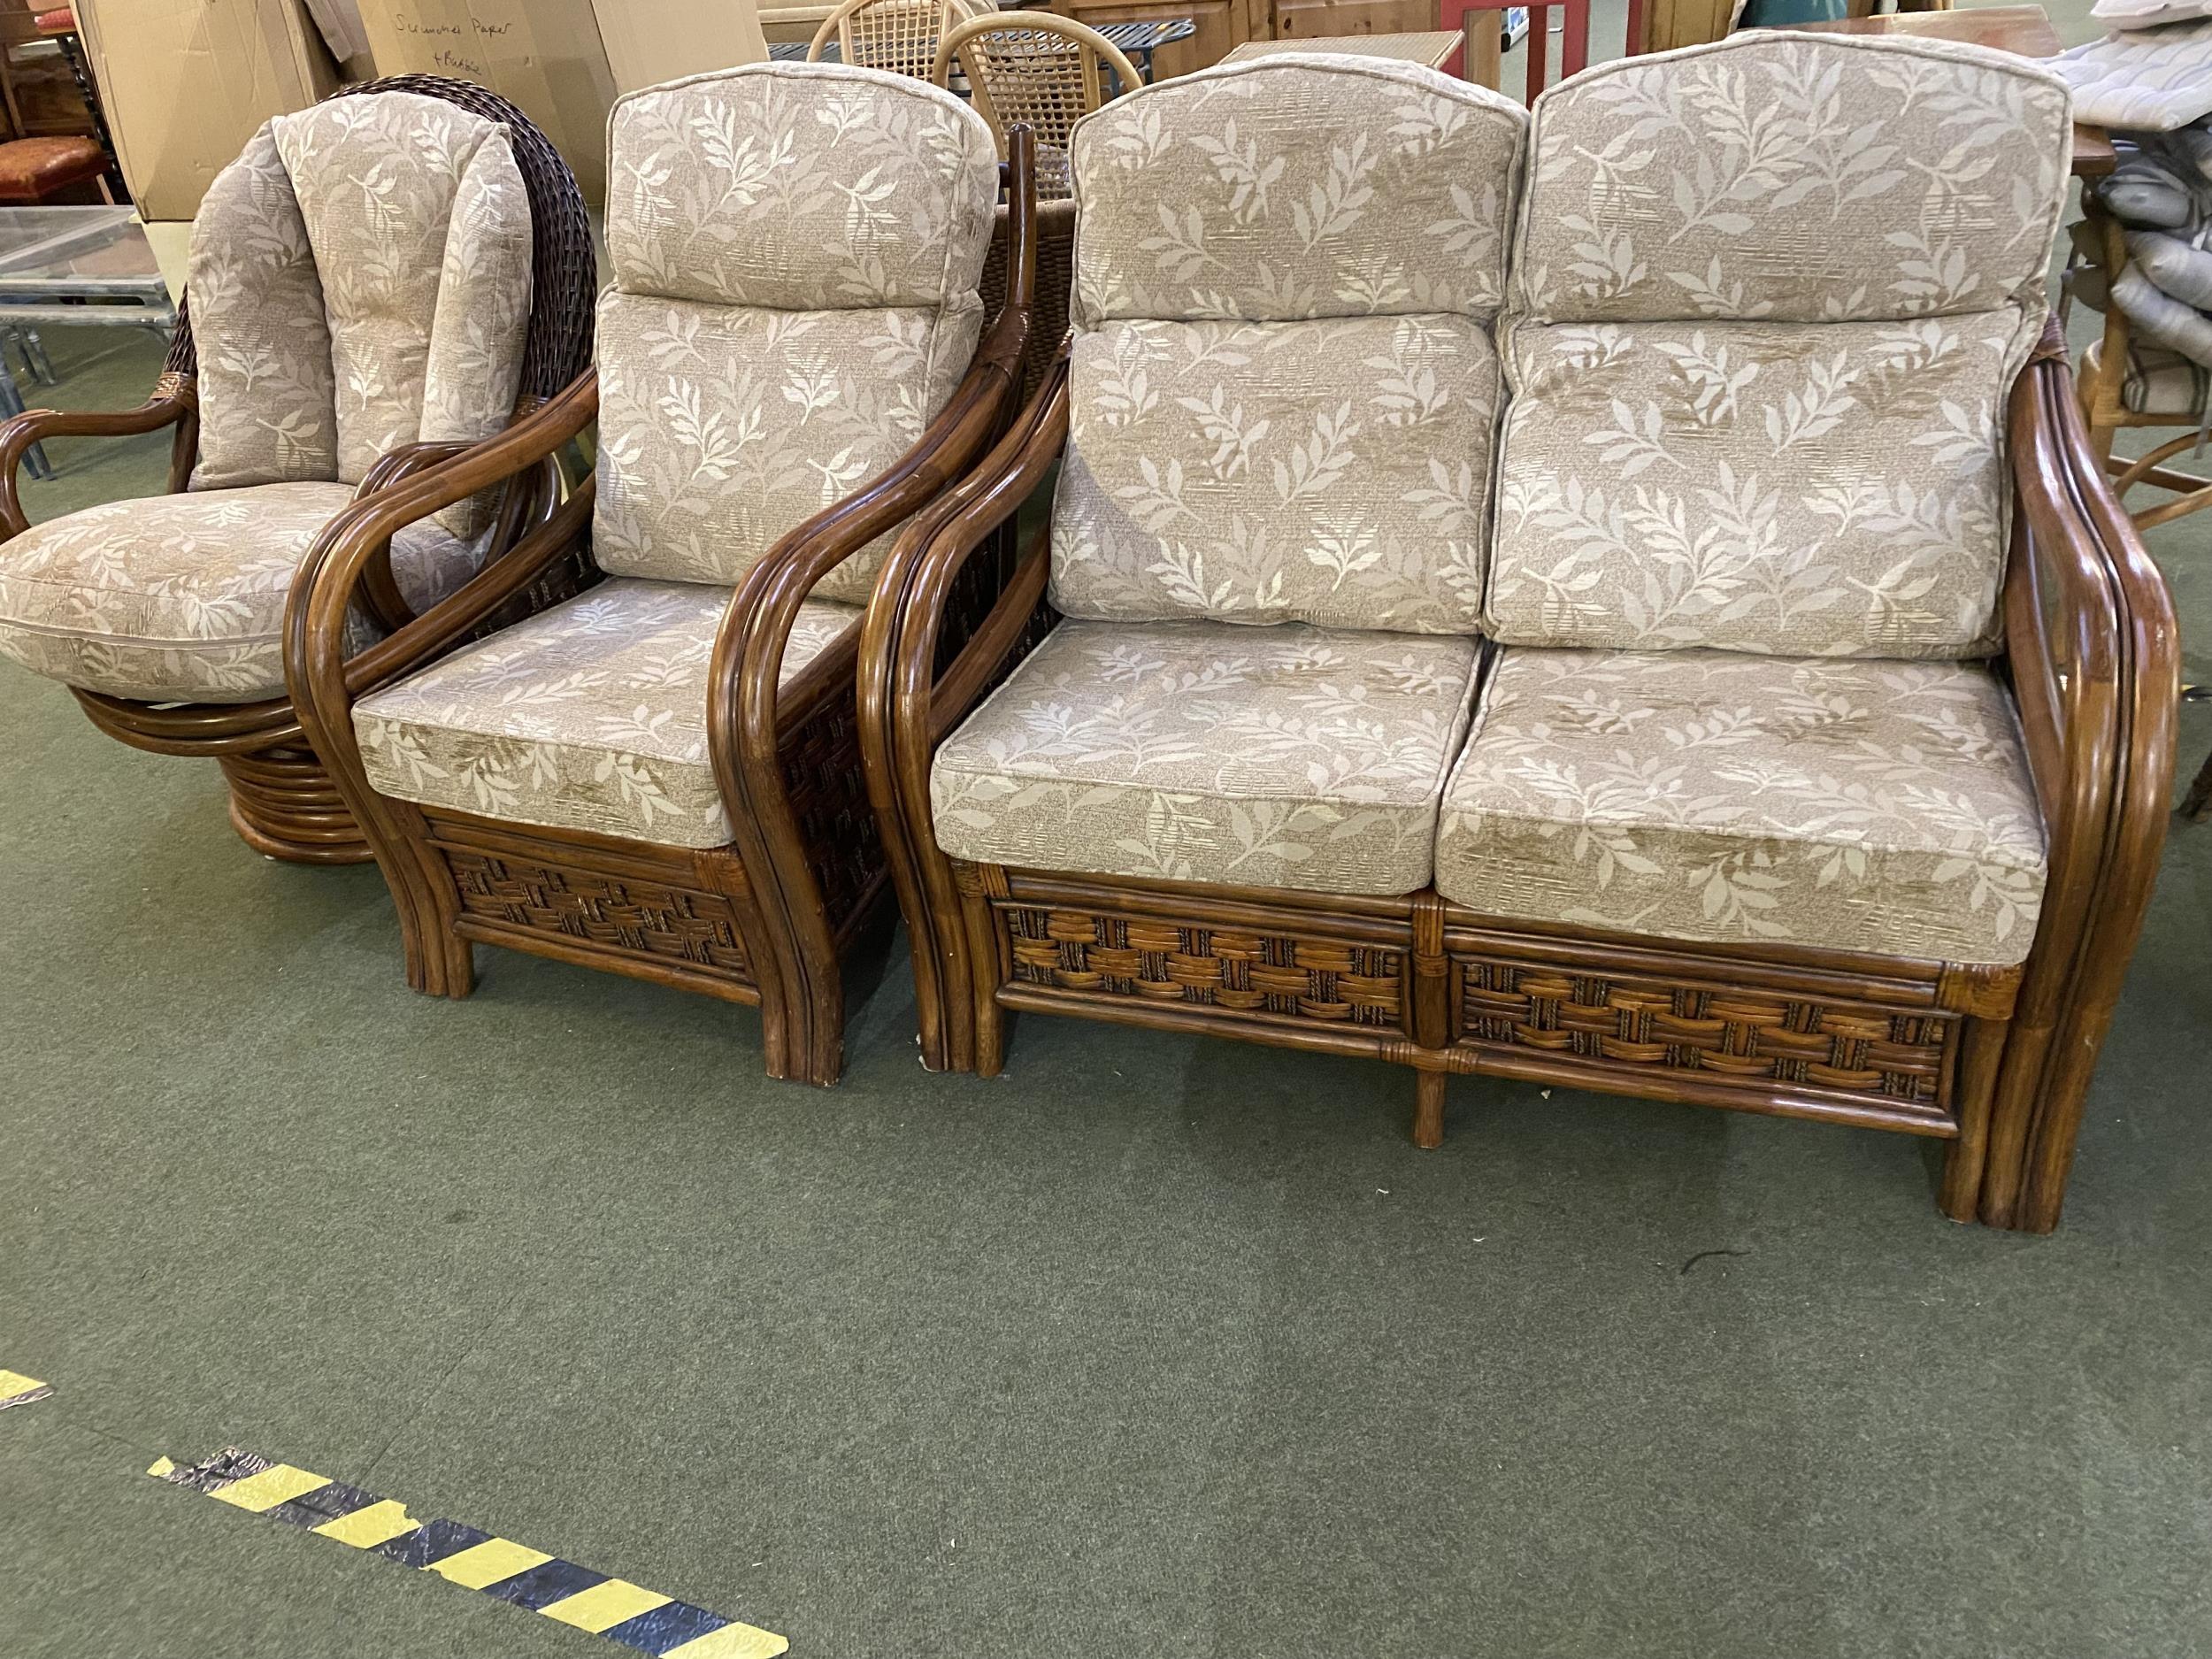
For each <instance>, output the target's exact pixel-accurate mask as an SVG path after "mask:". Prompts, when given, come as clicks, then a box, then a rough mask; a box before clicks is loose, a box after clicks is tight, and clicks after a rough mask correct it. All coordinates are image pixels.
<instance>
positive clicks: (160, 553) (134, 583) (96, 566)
mask: <svg viewBox="0 0 2212 1659" xmlns="http://www.w3.org/2000/svg"><path fill="white" fill-rule="evenodd" d="M352 499H353V489H352V487H351V486H350V485H346V484H334V483H295V484H259V485H255V486H252V487H250V488H243V489H210V490H198V491H194V492H192V493H190V494H187V495H156V496H153V497H150V498H149V499H147V500H143V501H117V502H110V503H106V504H105V505H104V506H99V507H88V508H86V509H85V510H84V511H82V512H73V513H71V514H69V515H68V516H67V517H66V518H54V519H50V520H48V521H47V522H46V523H44V524H38V525H33V526H31V527H30V528H29V529H28V530H27V531H25V532H24V533H23V534H21V535H19V536H17V537H16V538H15V539H14V540H13V541H9V542H7V543H6V544H5V545H0V653H4V654H5V655H6V656H8V657H12V658H13V659H14V660H15V661H17V662H19V663H20V664H23V665H24V666H25V667H26V668H28V669H30V670H31V671H32V672H34V673H39V674H43V675H45V676H46V677H47V678H48V679H50V680H61V681H62V682H64V683H65V684H66V685H72V686H77V687H81V688H83V689H84V690H87V691H97V692H104V693H105V694H106V695H109V696H112V697H127V698H131V699H133V700H134V701H137V702H143V703H254V702H257V701H259V700H260V699H262V698H265V697H278V696H282V695H284V603H285V599H286V596H287V595H288V594H289V592H290V591H291V586H292V578H293V575H294V574H295V572H297V571H298V569H299V566H300V561H301V560H302V559H303V558H305V557H307V550H308V549H309V548H310V547H311V546H312V545H313V544H314V541H315V538H316V536H317V535H319V534H321V532H322V528H323V526H325V525H326V524H327V523H328V522H329V521H330V519H331V518H332V517H333V516H334V515H335V514H336V513H337V512H338V511H340V510H341V509H342V508H343V507H345V506H346V505H347V503H349V502H351V501H352ZM481 553H482V545H481V543H480V541H460V540H458V539H457V538H456V537H455V536H453V535H452V534H449V532H448V531H447V530H446V529H445V528H444V527H443V526H441V525H440V524H438V523H437V522H436V521H435V520H425V521H424V522H422V523H420V524H414V525H410V526H408V527H407V528H406V529H404V530H403V531H401V532H400V533H399V534H398V535H396V537H394V538H393V541H392V574H393V576H394V577H395V578H396V580H397V581H398V584H399V590H400V594H401V596H402V597H403V598H404V599H405V600H406V601H407V602H408V603H410V604H411V605H412V606H414V607H415V608H416V609H417V610H418V611H422V610H427V609H428V608H429V607H430V606H431V605H433V604H434V603H436V602H437V601H438V600H440V599H441V598H442V597H444V596H445V595H447V594H449V593H450V592H452V591H453V590H454V589H455V588H457V587H459V586H460V585H461V584H462V583H463V582H464V581H465V580H468V578H469V577H470V576H471V575H472V574H473V573H474V572H475V570H476V566H477V561H478V559H479V558H480V557H481ZM375 633H376V630H375V629H374V628H373V626H372V625H371V624H370V623H369V621H368V619H367V618H365V617H364V618H357V621H356V624H355V644H356V646H359V645H365V644H366V643H368V642H369V641H370V640H372V639H373V638H374V637H375Z"/></svg>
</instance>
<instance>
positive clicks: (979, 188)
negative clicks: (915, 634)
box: [593, 64, 998, 601]
mask: <svg viewBox="0 0 2212 1659" xmlns="http://www.w3.org/2000/svg"><path fill="white" fill-rule="evenodd" d="M609 134H610V136H609V146H610V154H609V157H608V161H609V165H608V173H609V176H610V177H611V179H612V180H614V182H613V185H612V187H611V190H610V194H609V198H608V204H607V251H608V254H609V256H610V257H611V260H612V262H613V267H614V281H613V283H612V285H611V287H610V288H608V289H607V290H606V292H605V293H604V294H603V295H602V296H601V297H600V302H599V337H598V358H599V373H600V414H599V438H600V451H599V499H598V504H597V507H596V510H595V511H596V515H597V516H596V518H595V521H594V527H593V541H594V546H595V552H596V554H597V557H598V560H599V563H600V565H601V566H602V567H603V568H604V569H606V570H608V571H610V572H614V573H616V574H618V575H627V576H647V577H655V578H659V579H661V580H676V581H709V582H725V583H728V582H735V581H736V580H738V579H739V578H740V577H741V576H742V575H743V574H744V572H745V570H746V568H747V567H748V566H749V565H751V564H752V563H753V561H754V560H755V559H757V558H758V557H760V556H761V555H762V554H763V553H764V552H766V551H767V550H768V549H769V547H770V546H771V545H772V543H773V542H774V541H776V539H777V538H778V537H779V536H780V535H782V534H784V533H785V532H786V531H788V530H790V529H792V528H793V527H794V526H796V525H798V524H800V523H801V522H803V520H805V519H806V518H810V517H812V516H813V515H814V514H815V513H817V512H819V511H821V510H822V509H823V508H825V507H827V506H830V505H832V504H833V503H835V502H837V501H839V500H841V499H842V498H843V497H845V496H847V495H851V494H852V493H853V491H854V490H855V489H856V488H858V487H859V486H861V485H862V484H864V483H865V482H866V481H867V480H870V479H871V478H873V477H874V476H876V475H877V474H878V473H879V472H883V471H884V470H885V469H886V468H887V467H888V466H890V465H892V464H893V463H895V461H897V460H898V458H899V457H900V456H902V454H903V453H904V452H905V451H906V450H907V449H910V448H911V447H912V446H913V444H914V442H915V441H916V440H917V439H918V438H919V437H920V436H921V434H922V429H923V427H924V426H926V425H927V424H928V422H929V421H930V419H932V418H933V417H934V416H935V415H936V413H937V411H939V410H941V408H943V407H944V404H945V403H946V400H947V399H949V397H950V396H952V392H953V389H954V388H956V386H957V385H958V384H959V383H960V379H961V377H962V375H963V374H964V373H966V371H967V368H968V363H969V359H970V358H971V357H973V356H974V354H975V345H976V340H977V337H978V335H979V334H980V332H981V329H982V319H983V304H982V301H981V300H980V299H979V297H978V296H977V293H976V288H977V284H978V282H979V280H980V279H981V276H982V273H983V260H984V256H985V254H986V253H987V251H988V250H989V246H990V238H991V229H992V214H993V208H994V206H995V203H996V201H997V197H998V162H997V157H996V152H995V150H994V148H993V145H992V141H991V132H990V128H989V127H987V125H985V123H984V121H983V119H982V118H981V117H980V116H979V115H977V114H976V113H975V111H972V110H971V109H970V108H968V106H967V105H966V104H964V103H962V102H961V101H960V100H959V99H958V98H956V97H955V96H953V95H952V94H950V93H949V92H946V91H944V90H943V89H942V88H937V87H933V86H930V85H928V84H926V82H923V81H914V80H910V79H907V78H905V77H902V76H898V75H892V74H887V73H882V72H879V71H876V70H871V69H856V68H846V67H842V66H840V65H830V64H751V65H746V66H744V67H742V68H740V69H735V70H729V71H725V72H722V73H717V74H711V75H702V76H699V77H696V78H695V79H692V80H689V81H675V82H672V83H671V84H670V85H667V86H664V87H656V88H650V89H649V90H647V91H643V92H638V93H633V94H631V95H630V96H627V97H626V98H623V99H622V100H620V101H619V102H618V104H616V105H615V110H614V114H613V117H612V119H611V123H610V127H609ZM889 540H890V538H889V536H888V535H886V536H884V537H881V538H879V540H878V541H876V542H875V543H873V544H872V546H871V547H870V548H868V549H865V550H864V552H862V553H861V554H858V555H856V556H855V557H852V558H849V559H847V560H846V561H845V562H844V563H843V564H842V565H839V566H838V567H837V569H836V570H834V571H833V572H831V573H830V574H829V575H828V576H827V577H826V578H825V579H824V580H823V581H822V583H821V585H820V586H819V587H818V588H817V589H816V591H817V593H818V594H819V595H821V596H823V597H825V598H835V599H849V600H854V601H862V600H865V599H866V598H867V596H868V593H869V589H870V588H871V586H872V583H873V581H874V580H875V572H876V570H877V568H878V567H879V565H880V564H881V563H882V556H883V552H884V550H885V549H886V548H887V546H888V544H889Z"/></svg>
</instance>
